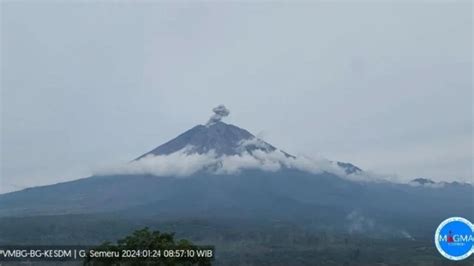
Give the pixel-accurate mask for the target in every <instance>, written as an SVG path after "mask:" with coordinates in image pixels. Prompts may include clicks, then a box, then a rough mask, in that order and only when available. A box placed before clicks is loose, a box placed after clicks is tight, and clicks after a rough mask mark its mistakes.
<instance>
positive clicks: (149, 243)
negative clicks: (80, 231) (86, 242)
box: [84, 228, 211, 266]
mask: <svg viewBox="0 0 474 266" xmlns="http://www.w3.org/2000/svg"><path fill="white" fill-rule="evenodd" d="M196 250H200V248H199V247H198V246H196V245H194V244H192V243H191V242H190V241H188V240H185V239H182V240H179V241H175V240H174V234H169V233H161V232H160V231H150V230H149V229H148V228H144V229H141V230H137V231H135V232H134V233H133V234H132V235H130V236H127V237H125V238H124V239H120V240H118V241H117V244H115V245H114V244H112V243H110V242H106V243H104V244H102V245H101V246H99V247H97V248H94V249H93V250H91V252H90V253H89V256H88V257H87V258H86V260H85V262H84V265H87V266H92V265H121V266H122V265H127V266H128V265H130V266H134V265H160V266H161V265H163V266H175V265H183V266H184V265H186V266H187V265H199V266H207V265H211V258H209V257H200V256H197V255H196V254H195V252H194V251H196ZM93 254H108V256H107V257H97V256H96V255H93ZM190 254H193V255H192V256H190Z"/></svg>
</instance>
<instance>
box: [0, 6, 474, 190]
mask: <svg viewBox="0 0 474 266" xmlns="http://www.w3.org/2000/svg"><path fill="white" fill-rule="evenodd" d="M1 8H2V11H1V12H2V14H1V22H2V25H1V56H2V57H1V74H2V76H1V98H2V116H1V118H2V119H1V122H2V125H1V128H2V131H1V137H2V138H1V156H2V157H1V170H2V171H1V179H2V180H1V181H2V182H1V187H0V192H6V191H12V190H17V189H20V188H23V187H28V186H34V185H41V184H50V183H57V182H61V181H66V180H71V179H75V178H80V177H84V176H86V175H88V174H90V173H91V171H92V170H93V169H96V168H97V167H100V166H102V165H107V164H110V163H117V162H126V161H128V160H130V159H133V158H135V157H137V156H138V155H141V154H142V153H144V152H146V151H149V150H151V149H152V148H154V147H155V146H158V145H159V144H162V143H163V142H165V141H167V140H169V139H170V138H173V137H175V136H176V135H178V134H179V133H182V132H183V131H184V130H186V129H188V128H190V127H192V126H194V125H196V124H198V123H201V124H203V123H205V122H206V121H207V119H208V118H209V116H210V115H211V109H212V108H213V107H215V106H216V105H218V104H225V105H226V106H227V107H228V108H229V109H230V110H231V115H230V116H229V117H227V118H226V120H225V121H227V122H229V123H232V124H236V125H238V126H240V127H243V128H246V129H248V130H250V131H251V132H253V133H255V134H258V135H259V136H260V137H262V138H263V139H265V140H266V141H268V142H270V143H272V144H273V145H275V146H277V147H279V148H282V149H284V150H286V151H288V152H290V153H293V154H297V155H298V154H304V155H309V156H316V155H320V156H324V157H327V158H329V159H335V160H340V161H348V162H352V163H354V164H356V165H358V166H359V167H361V168H363V169H368V170H372V171H377V172H380V173H384V174H395V175H398V176H400V177H402V178H406V179H411V178H414V177H428V178H432V179H435V180H465V181H469V180H470V181H472V176H473V175H472V173H473V170H472V165H473V152H472V151H473V141H472V137H473V135H472V133H473V131H472V121H473V119H472V116H473V109H472V99H473V98H472V88H473V87H472V76H473V71H472V50H471V47H472V32H473V30H472V4H471V3H470V1H464V2H452V1H449V2H436V3H434V2H431V3H428V2H419V3H413V2H411V3H408V2H405V3H402V4H400V3H399V4H395V3H389V2H385V3H379V4H376V3H363V2H358V3H349V2H346V3H344V2H337V3H328V2H319V3H318V2H312V3H309V2H307V3H304V4H303V3H301V4H289V3H258V4H257V2H255V3H253V4H251V3H249V2H247V3H243V2H242V3H239V2H234V3H221V4H219V3H217V2H215V3H212V2H208V3H193V4H189V3H188V4H186V3H183V2H182V3H179V4H177V3H174V4H172V3H166V2H154V3H153V2H148V3H133V4H132V3H105V2H103V3H79V2H77V3H69V4H59V3H52V2H49V3H46V2H44V3H33V2H28V1H22V2H21V3H13V2H2V4H1Z"/></svg>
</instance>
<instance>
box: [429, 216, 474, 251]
mask: <svg viewBox="0 0 474 266" xmlns="http://www.w3.org/2000/svg"><path fill="white" fill-rule="evenodd" d="M435 244H436V248H437V249H438V251H439V253H441V255H443V256H444V257H445V258H447V259H450V260H463V259H465V258H467V257H469V256H470V255H471V254H472V253H474V225H473V224H472V223H471V222H469V221H468V220H467V219H464V218H462V217H451V218H448V219H446V220H444V221H443V222H442V223H441V224H440V225H439V226H438V229H436V233H435Z"/></svg>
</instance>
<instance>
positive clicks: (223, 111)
mask: <svg viewBox="0 0 474 266" xmlns="http://www.w3.org/2000/svg"><path fill="white" fill-rule="evenodd" d="M212 111H213V112H214V114H213V115H212V116H211V118H209V121H208V122H207V125H212V124H214V123H217V122H219V121H221V120H222V118H223V117H226V116H228V115H229V114H230V111H229V109H227V108H226V107H225V106H224V105H222V104H221V105H219V106H217V107H214V109H212Z"/></svg>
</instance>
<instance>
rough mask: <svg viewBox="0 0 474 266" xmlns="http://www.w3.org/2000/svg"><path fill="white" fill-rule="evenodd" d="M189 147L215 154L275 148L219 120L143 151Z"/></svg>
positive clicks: (157, 152) (163, 151)
mask: <svg viewBox="0 0 474 266" xmlns="http://www.w3.org/2000/svg"><path fill="white" fill-rule="evenodd" d="M187 147H189V151H188V152H189V153H198V154H204V153H208V152H210V151H213V152H214V153H215V154H216V155H217V156H221V155H236V154H240V153H242V152H243V151H245V150H246V151H248V152H251V151H253V150H257V149H258V150H263V151H266V152H269V151H274V150H276V148H275V147H273V146H272V145H270V144H268V143H266V142H264V141H263V140H260V139H258V138H256V137H255V136H254V135H253V134H252V133H250V132H248V131H247V130H245V129H242V128H240V127H237V126H234V125H231V124H226V123H224V122H221V121H220V120H213V121H212V123H207V124H206V125H205V126H204V125H197V126H195V127H193V128H191V129H189V130H187V131H186V132H184V133H182V134H181V135H179V136H177V137H176V138H174V139H172V140H170V141H168V142H166V143H164V144H163V145H160V146H158V147H157V148H155V149H153V150H151V151H150V152H147V153H145V154H144V155H142V156H140V157H138V158H137V159H140V158H143V157H145V156H147V155H168V154H171V153H174V152H177V151H180V150H182V149H184V148H187Z"/></svg>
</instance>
